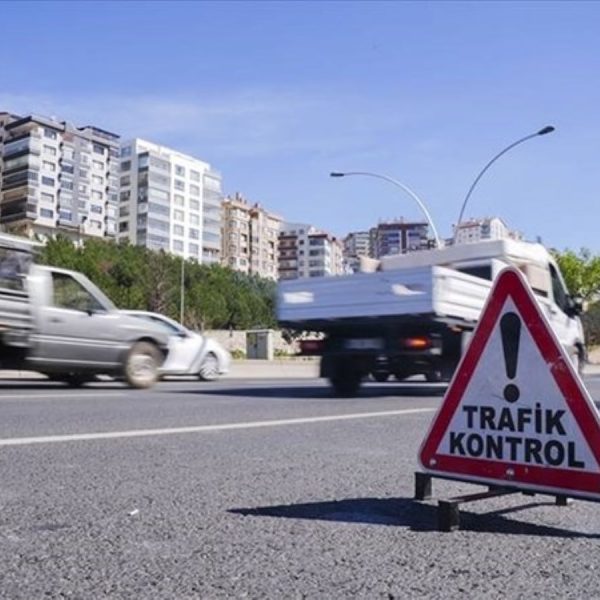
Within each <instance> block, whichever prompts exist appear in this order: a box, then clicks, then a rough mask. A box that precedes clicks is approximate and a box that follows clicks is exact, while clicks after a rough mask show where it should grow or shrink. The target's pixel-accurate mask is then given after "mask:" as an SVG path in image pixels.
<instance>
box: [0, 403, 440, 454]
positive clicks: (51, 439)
mask: <svg viewBox="0 0 600 600" xmlns="http://www.w3.org/2000/svg"><path fill="white" fill-rule="evenodd" d="M435 410H437V408H406V409H403V410H386V411H380V412H372V413H351V414H346V415H327V416H323V417H301V418H296V419H278V420H273V421H250V422H246V423H244V422H242V423H223V424H220V425H198V426H191V427H173V428H169V429H132V430H130V431H107V432H100V433H74V434H67V435H47V436H40V437H18V438H6V439H0V446H28V445H32V444H56V443H62V442H82V441H94V440H114V439H121V438H136V437H149V436H160V435H178V434H182V433H208V432H213V431H233V430H240V429H259V428H262V427H283V426H286V425H307V424H311V423H327V422H331V421H351V420H358V419H376V418H381V417H398V416H403V415H415V414H421V413H428V412H433V411H435Z"/></svg>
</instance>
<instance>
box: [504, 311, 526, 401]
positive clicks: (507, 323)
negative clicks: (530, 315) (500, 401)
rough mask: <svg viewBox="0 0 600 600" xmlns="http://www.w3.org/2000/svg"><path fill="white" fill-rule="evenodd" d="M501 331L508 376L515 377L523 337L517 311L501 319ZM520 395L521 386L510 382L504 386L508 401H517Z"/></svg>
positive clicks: (505, 396)
mask: <svg viewBox="0 0 600 600" xmlns="http://www.w3.org/2000/svg"><path fill="white" fill-rule="evenodd" d="M500 333H501V334H502V349H503V350H504V366H505V367H506V376H507V377H508V378H509V379H514V378H515V375H516V374H517V362H518V358H519V340H520V337H521V319H520V318H519V315H517V313H514V312H508V313H506V314H505V315H504V316H503V317H502V318H501V319H500ZM520 395H521V393H520V392H519V388H518V387H517V386H516V385H515V384H514V383H509V384H508V385H507V386H506V387H505V388H504V399H505V400H506V401H507V402H516V401H517V400H518V399H519V396H520Z"/></svg>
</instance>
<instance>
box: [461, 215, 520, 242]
mask: <svg viewBox="0 0 600 600" xmlns="http://www.w3.org/2000/svg"><path fill="white" fill-rule="evenodd" d="M521 237H522V236H521V234H520V233H518V232H516V231H510V230H509V229H508V227H507V226H506V224H505V223H504V221H503V220H502V219H500V218H499V217H485V218H482V219H470V220H468V221H463V222H462V223H459V224H458V225H455V226H454V243H455V244H469V243H471V242H479V241H481V240H498V239H503V238H513V239H521Z"/></svg>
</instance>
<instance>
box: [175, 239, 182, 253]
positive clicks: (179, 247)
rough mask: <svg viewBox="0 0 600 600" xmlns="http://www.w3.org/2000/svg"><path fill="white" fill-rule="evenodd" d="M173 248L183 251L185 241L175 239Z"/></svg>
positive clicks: (176, 250)
mask: <svg viewBox="0 0 600 600" xmlns="http://www.w3.org/2000/svg"><path fill="white" fill-rule="evenodd" d="M173 250H175V252H183V242H182V241H181V240H175V241H174V242H173Z"/></svg>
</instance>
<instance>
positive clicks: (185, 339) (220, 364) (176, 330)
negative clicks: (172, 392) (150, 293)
mask: <svg viewBox="0 0 600 600" xmlns="http://www.w3.org/2000/svg"><path fill="white" fill-rule="evenodd" d="M121 312H123V313H125V314H127V315H130V316H134V317H138V318H140V319H144V320H145V321H150V322H152V323H154V324H155V325H160V326H161V327H162V328H163V329H164V330H165V331H167V332H168V333H169V335H170V340H169V355H168V357H167V360H166V361H165V363H164V364H163V365H162V367H161V369H160V372H161V375H163V376H165V375H168V376H171V375H195V376H197V377H199V378H200V379H201V380H203V381H213V380H215V379H217V378H218V377H219V376H220V375H224V374H225V373H227V372H228V371H229V365H230V363H231V356H230V354H229V352H227V350H225V348H223V346H221V344H219V343H218V342H217V341H215V340H213V339H211V338H208V337H206V336H204V335H201V334H200V333H197V332H195V331H191V330H189V329H187V328H185V327H184V326H183V325H180V324H179V323H177V321H173V319H169V318H168V317H165V316H164V315H159V314H156V313H152V312H146V311H141V310H125V311H121Z"/></svg>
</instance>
